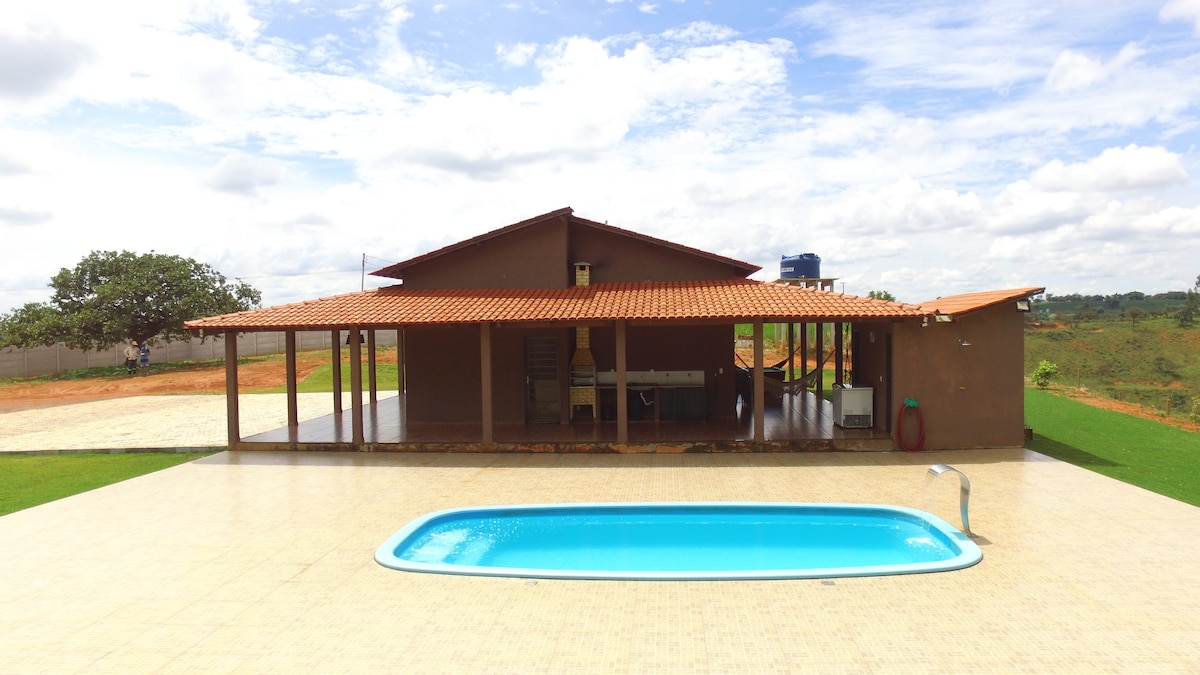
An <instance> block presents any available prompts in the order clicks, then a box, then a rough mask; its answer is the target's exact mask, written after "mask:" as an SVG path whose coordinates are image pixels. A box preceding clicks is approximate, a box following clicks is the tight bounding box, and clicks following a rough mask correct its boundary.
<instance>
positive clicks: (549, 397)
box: [525, 337, 562, 424]
mask: <svg viewBox="0 0 1200 675" xmlns="http://www.w3.org/2000/svg"><path fill="white" fill-rule="evenodd" d="M561 389H562V386H561V382H560V380H559V372H558V338H557V337H527V338H525V421H526V423H529V424H555V423H558V422H559V418H560V417H561V414H562V392H561Z"/></svg>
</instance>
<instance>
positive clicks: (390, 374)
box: [260, 362, 400, 394]
mask: <svg viewBox="0 0 1200 675" xmlns="http://www.w3.org/2000/svg"><path fill="white" fill-rule="evenodd" d="M369 377H370V373H369V370H368V368H367V364H366V363H365V362H364V363H363V364H362V386H363V391H366V390H367V387H368V386H369V385H368V384H367V383H368V381H369V380H368V379H367V378H369ZM399 381H400V378H399V374H398V373H397V371H396V364H394V363H389V364H384V363H378V364H376V365H375V383H376V385H377V386H378V388H379V389H380V390H383V391H394V390H396V389H399V384H398V383H399ZM285 391H287V387H286V386H284V387H277V388H274V389H263V390H261V392H260V393H266V394H272V393H273V394H281V393H283V392H285ZM296 391H297V392H298V393H301V394H315V393H324V392H329V391H333V366H332V365H330V364H325V365H323V366H320V367H319V368H317V369H316V370H314V371H312V372H311V373H309V375H308V377H305V378H304V379H303V380H302V381H300V382H297V383H296ZM342 391H343V392H349V391H350V365H349V364H347V363H343V364H342Z"/></svg>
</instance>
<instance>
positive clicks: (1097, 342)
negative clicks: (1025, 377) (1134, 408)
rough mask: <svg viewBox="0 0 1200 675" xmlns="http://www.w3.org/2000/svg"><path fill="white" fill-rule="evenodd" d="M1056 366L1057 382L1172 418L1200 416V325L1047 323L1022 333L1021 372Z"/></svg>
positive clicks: (1156, 320)
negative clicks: (1041, 364) (1046, 364)
mask: <svg viewBox="0 0 1200 675" xmlns="http://www.w3.org/2000/svg"><path fill="white" fill-rule="evenodd" d="M1043 359H1044V360H1047V361H1050V362H1052V363H1054V364H1056V365H1057V366H1058V368H1059V377H1058V380H1057V382H1058V384H1060V385H1063V386H1066V387H1085V388H1087V389H1088V390H1090V391H1092V392H1094V393H1096V394H1099V395H1102V396H1106V397H1109V398H1113V399H1116V400H1120V401H1128V402H1131V403H1137V404H1140V405H1145V406H1151V407H1153V408H1155V409H1156V410H1157V411H1159V412H1160V413H1162V414H1166V413H1167V411H1168V408H1169V410H1170V413H1171V414H1172V416H1184V417H1186V416H1188V415H1189V414H1194V413H1200V410H1194V406H1200V404H1198V403H1197V402H1196V399H1198V398H1200V327H1192V328H1182V327H1180V326H1179V324H1178V322H1177V321H1176V320H1175V319H1172V318H1163V317H1160V318H1152V319H1142V320H1140V321H1138V322H1137V324H1136V326H1135V325H1134V323H1133V322H1132V321H1129V320H1100V321H1087V322H1083V323H1081V324H1078V325H1070V326H1064V325H1063V324H1048V325H1044V326H1043V327H1037V326H1031V327H1029V328H1028V329H1027V330H1026V331H1025V372H1026V373H1029V372H1032V371H1033V370H1034V369H1035V368H1036V367H1037V364H1038V363H1039V362H1040V361H1042V360H1043Z"/></svg>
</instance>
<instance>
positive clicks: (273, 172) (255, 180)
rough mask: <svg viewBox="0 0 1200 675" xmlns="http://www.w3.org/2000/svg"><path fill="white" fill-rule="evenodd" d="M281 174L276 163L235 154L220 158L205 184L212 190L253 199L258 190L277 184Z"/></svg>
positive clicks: (281, 171)
mask: <svg viewBox="0 0 1200 675" xmlns="http://www.w3.org/2000/svg"><path fill="white" fill-rule="evenodd" d="M283 173H284V172H283V167H281V166H280V165H279V164H278V163H277V162H274V161H271V160H266V159H261V158H258V157H252V156H250V155H244V154H236V155H229V156H227V157H222V158H221V160H220V161H219V162H217V165H216V166H215V167H213V169H212V171H211V172H210V173H209V176H208V179H207V181H206V182H207V184H208V185H209V186H210V187H212V188H213V189H214V190H221V191H223V192H232V193H235V194H240V195H245V196H248V197H253V196H257V195H258V190H259V188H262V187H268V186H271V185H275V184H276V183H278V182H279V180H280V178H281V177H282V176H283Z"/></svg>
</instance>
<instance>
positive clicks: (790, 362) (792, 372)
mask: <svg viewBox="0 0 1200 675" xmlns="http://www.w3.org/2000/svg"><path fill="white" fill-rule="evenodd" d="M787 350H788V351H787V354H788V357H787V369H788V370H787V378H785V379H786V380H787V381H788V382H791V381H792V380H794V379H796V356H795V351H796V324H794V323H790V322H789V323H788V325H787Z"/></svg>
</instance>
